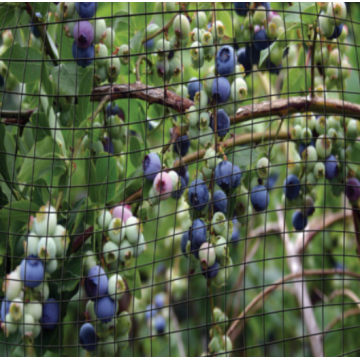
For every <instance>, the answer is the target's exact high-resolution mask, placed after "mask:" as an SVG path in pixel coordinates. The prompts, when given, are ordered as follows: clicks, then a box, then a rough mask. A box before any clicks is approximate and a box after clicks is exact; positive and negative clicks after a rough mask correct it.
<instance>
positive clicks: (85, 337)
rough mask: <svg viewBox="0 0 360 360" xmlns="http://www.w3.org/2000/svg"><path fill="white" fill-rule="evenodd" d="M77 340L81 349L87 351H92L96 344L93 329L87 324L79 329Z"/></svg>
mask: <svg viewBox="0 0 360 360" xmlns="http://www.w3.org/2000/svg"><path fill="white" fill-rule="evenodd" d="M79 340H80V344H81V345H82V347H83V348H84V349H85V350H87V351H94V350H95V348H96V343H97V340H98V338H97V335H96V332H95V329H94V327H93V326H92V325H91V324H89V323H86V324H83V325H82V326H81V328H80V333H79Z"/></svg>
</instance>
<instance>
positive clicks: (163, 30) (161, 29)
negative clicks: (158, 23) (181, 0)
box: [142, 14, 178, 44]
mask: <svg viewBox="0 0 360 360" xmlns="http://www.w3.org/2000/svg"><path fill="white" fill-rule="evenodd" d="M177 15H178V14H175V15H174V16H173V17H172V18H171V19H170V20H169V21H168V22H167V23H166V24H165V25H164V26H163V27H162V28H160V29H158V30H156V31H155V32H154V33H152V34H151V35H148V36H147V37H146V38H144V39H143V40H142V43H143V44H144V43H146V42H148V41H149V40H151V39H153V38H155V37H156V36H158V35H160V34H162V33H163V32H166V31H167V30H169V29H170V26H171V25H172V24H173V22H174V20H175V18H176V16H177Z"/></svg>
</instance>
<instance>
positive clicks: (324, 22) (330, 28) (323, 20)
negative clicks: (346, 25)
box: [319, 11, 335, 38]
mask: <svg viewBox="0 0 360 360" xmlns="http://www.w3.org/2000/svg"><path fill="white" fill-rule="evenodd" d="M319 28H320V34H321V35H322V36H325V37H327V38H329V37H330V36H332V34H333V33H334V30H335V25H334V21H333V20H331V19H329V17H327V16H324V12H323V11H322V12H321V13H320V16H319Z"/></svg>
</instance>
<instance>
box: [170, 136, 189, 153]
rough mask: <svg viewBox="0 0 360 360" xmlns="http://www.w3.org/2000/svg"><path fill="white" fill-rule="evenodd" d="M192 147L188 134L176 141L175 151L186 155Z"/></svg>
mask: <svg viewBox="0 0 360 360" xmlns="http://www.w3.org/2000/svg"><path fill="white" fill-rule="evenodd" d="M189 148H190V140H189V138H188V136H187V135H183V136H180V137H179V138H178V139H177V140H176V142H175V143H174V151H175V153H176V154H178V155H181V156H185V155H186V154H187V152H188V151H189Z"/></svg>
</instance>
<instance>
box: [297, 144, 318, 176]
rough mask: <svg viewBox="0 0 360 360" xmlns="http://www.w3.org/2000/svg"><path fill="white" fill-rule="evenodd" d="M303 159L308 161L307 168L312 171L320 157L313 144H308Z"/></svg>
mask: <svg viewBox="0 0 360 360" xmlns="http://www.w3.org/2000/svg"><path fill="white" fill-rule="evenodd" d="M301 157H302V159H303V161H305V162H306V166H307V169H308V170H309V171H311V170H312V169H313V168H314V166H315V163H316V161H317V159H318V155H317V152H316V149H315V148H314V147H313V146H308V147H307V148H306V149H305V150H304V151H303V153H302V155H301Z"/></svg>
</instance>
